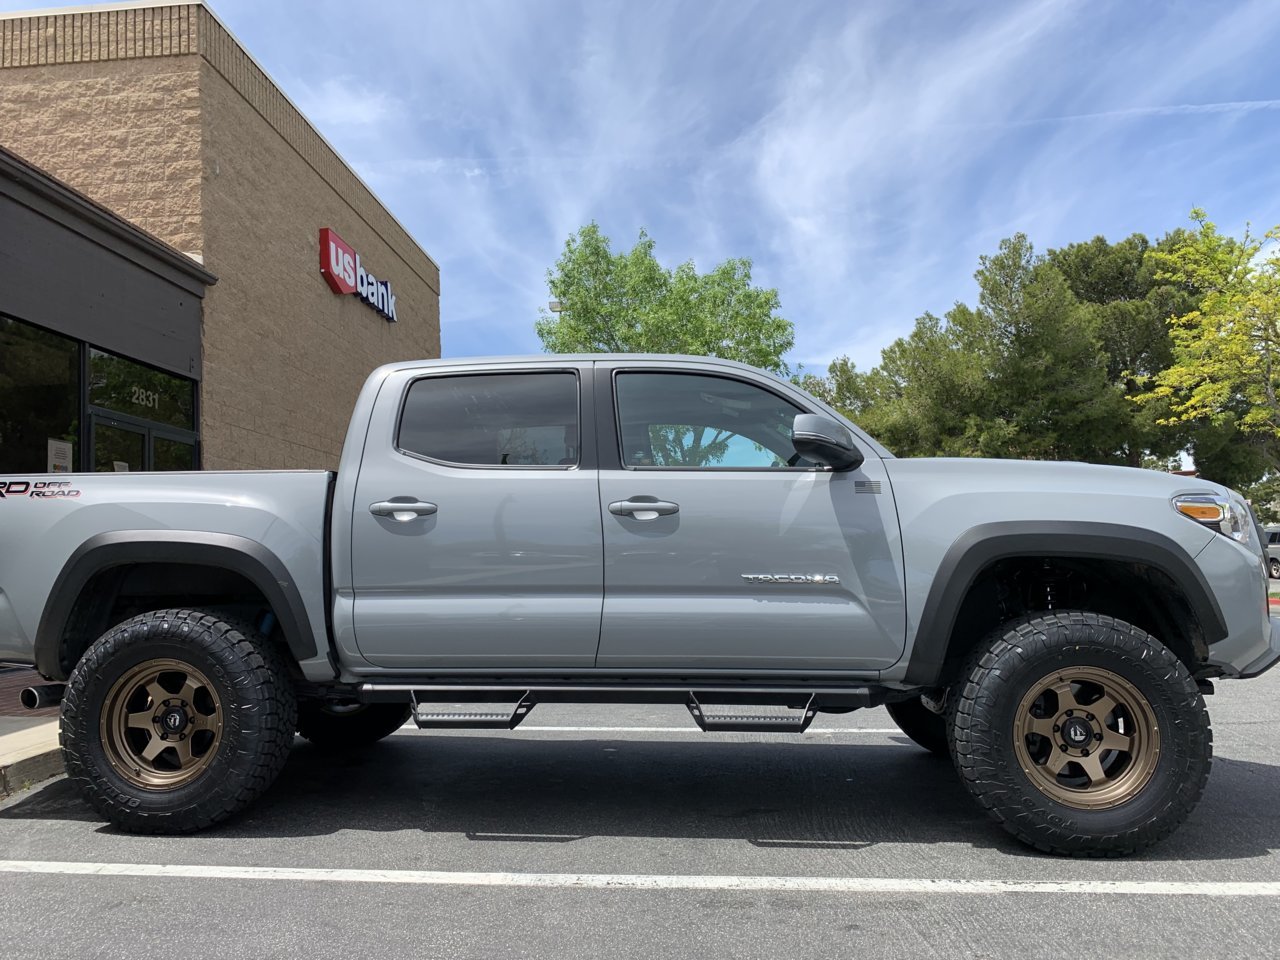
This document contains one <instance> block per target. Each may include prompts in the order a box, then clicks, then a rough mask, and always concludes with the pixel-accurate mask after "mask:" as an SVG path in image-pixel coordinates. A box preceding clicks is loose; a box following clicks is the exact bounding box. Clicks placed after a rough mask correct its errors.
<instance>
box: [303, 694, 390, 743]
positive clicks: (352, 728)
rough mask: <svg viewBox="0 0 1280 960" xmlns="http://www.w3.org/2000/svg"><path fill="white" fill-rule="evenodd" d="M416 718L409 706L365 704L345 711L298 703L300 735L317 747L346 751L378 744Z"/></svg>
mask: <svg viewBox="0 0 1280 960" xmlns="http://www.w3.org/2000/svg"><path fill="white" fill-rule="evenodd" d="M411 716H413V707H412V706H410V705H409V704H407V703H365V704H360V705H358V708H356V709H349V711H344V710H342V709H341V708H337V709H335V708H331V707H330V706H329V705H328V704H326V703H324V702H323V701H320V700H304V701H303V702H302V703H300V704H298V735H299V736H301V737H303V738H304V739H306V740H309V741H311V742H312V743H314V744H315V745H316V746H317V747H323V748H325V749H329V750H347V749H351V748H354V747H365V746H368V745H369V744H371V743H377V742H378V741H379V740H381V739H383V738H384V737H389V736H391V734H393V733H395V732H396V731H397V730H399V729H400V728H401V727H402V726H404V725H405V723H406V722H407V721H408V720H409V718H410V717H411Z"/></svg>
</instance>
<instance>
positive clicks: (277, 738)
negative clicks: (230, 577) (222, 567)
mask: <svg viewBox="0 0 1280 960" xmlns="http://www.w3.org/2000/svg"><path fill="white" fill-rule="evenodd" d="M295 711H296V704H295V700H294V691H293V684H292V682H291V681H290V680H289V677H288V674H287V672H286V670H285V667H284V663H283V660H282V659H281V656H280V653H279V652H278V651H277V650H276V648H275V647H274V646H273V645H272V644H270V643H269V642H268V641H266V640H264V639H263V638H262V637H260V636H258V635H257V634H256V633H255V632H254V631H253V630H252V629H250V628H249V627H247V626H244V625H240V624H231V623H228V622H226V621H224V620H221V619H219V618H218V617H217V616H216V615H213V614H209V613H202V612H200V611H196V610H160V611H156V612H154V613H146V614H142V615H141V616H138V617H134V618H133V619H131V620H126V621H125V622H124V623H122V624H119V625H118V626H116V627H113V628H112V629H111V630H109V631H108V632H107V633H106V634H104V635H103V636H102V637H101V638H100V639H99V640H98V641H97V642H96V643H94V644H93V646H91V647H90V648H89V650H88V652H86V653H85V655H84V657H83V658H82V659H81V660H80V662H79V663H78V664H76V667H75V669H74V670H73V671H72V672H71V678H70V679H69V681H68V682H67V689H66V694H65V696H64V698H63V701H62V754H63V759H64V761H65V762H66V767H67V774H68V776H69V777H70V778H71V780H72V781H73V782H75V783H76V784H77V785H78V786H79V787H80V789H81V791H82V793H83V794H84V796H85V798H86V799H87V800H88V801H89V803H90V804H92V805H93V807H94V808H95V809H96V810H97V811H98V812H99V813H101V814H102V815H103V816H104V817H106V818H107V819H108V820H110V821H111V822H112V823H113V824H115V825H116V826H118V827H120V828H122V829H124V830H128V831H131V832H135V833H185V832H189V831H192V830H198V829H200V828H202V827H207V826H209V825H211V824H214V823H217V822H218V821H220V820H223V819H225V818H227V817H229V816H231V815H232V814H234V813H236V812H237V811H239V810H240V809H242V808H243V807H245V806H246V805H248V804H249V803H250V802H251V801H252V800H254V799H255V798H256V797H258V795H260V794H261V793H262V792H263V791H264V790H266V788H267V787H268V786H270V785H271V783H272V782H273V781H274V780H275V778H276V776H277V774H279V772H280V769H281V768H282V767H283V766H284V762H285V759H286V758H287V757H288V754H289V748H290V746H291V744H292V742H293V729H294V717H295Z"/></svg>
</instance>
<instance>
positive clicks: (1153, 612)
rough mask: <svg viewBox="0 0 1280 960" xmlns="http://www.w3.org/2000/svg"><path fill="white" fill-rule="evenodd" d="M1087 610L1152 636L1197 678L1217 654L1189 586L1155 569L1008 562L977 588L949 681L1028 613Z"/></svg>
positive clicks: (954, 644) (995, 565)
mask: <svg viewBox="0 0 1280 960" xmlns="http://www.w3.org/2000/svg"><path fill="white" fill-rule="evenodd" d="M1055 610H1086V611H1089V612H1092V613H1100V614H1104V615H1106V616H1110V617H1115V618H1116V619H1117V620H1124V621H1125V622H1127V623H1131V624H1133V625H1134V626H1135V627H1139V628H1140V629H1142V630H1145V631H1146V632H1147V633H1149V634H1151V635H1152V636H1153V637H1155V638H1156V639H1157V640H1159V641H1160V642H1161V643H1163V644H1164V645H1165V646H1166V647H1168V648H1169V649H1170V650H1171V651H1172V652H1173V654H1174V655H1175V656H1176V657H1177V658H1178V659H1179V660H1181V661H1182V662H1183V663H1184V664H1185V665H1186V667H1187V669H1188V670H1189V671H1191V673H1192V674H1193V675H1199V676H1204V675H1205V673H1204V670H1205V661H1206V660H1207V658H1208V655H1209V648H1208V644H1207V642H1206V640H1205V636H1204V631H1203V629H1202V625H1201V624H1200V622H1199V620H1198V619H1197V617H1196V613H1195V610H1194V608H1193V606H1192V604H1191V602H1190V599H1189V598H1188V597H1187V595H1186V593H1185V592H1184V591H1183V589H1182V588H1181V587H1180V586H1179V585H1178V584H1177V583H1176V582H1175V581H1174V580H1173V578H1172V577H1170V576H1169V575H1168V574H1167V573H1165V572H1164V571H1163V570H1161V569H1160V568H1158V567H1155V566H1152V565H1150V564H1146V563H1141V562H1136V561H1128V560H1109V559H1100V558H1099V559H1093V558H1067V557H1043V556H1042V557H1037V556H1023V557H1008V558H1003V559H1000V560H996V561H993V562H991V563H989V564H988V565H987V566H986V567H984V568H983V569H982V570H981V571H980V572H979V573H978V575H977V577H976V578H975V579H974V581H973V583H972V584H971V585H970V587H969V590H968V592H967V593H966V594H965V597H964V600H963V602H962V603H961V605H960V609H959V611H958V613H957V614H956V618H955V623H954V624H953V626H952V629H951V635H950V637H949V638H948V642H947V656H946V662H945V665H944V667H943V673H942V676H943V677H944V678H945V679H946V680H948V681H949V680H951V679H953V678H954V677H955V676H956V675H957V674H958V673H959V671H960V669H961V668H962V667H963V665H964V662H965V660H966V659H967V658H968V656H969V654H970V653H971V652H972V651H973V649H974V648H975V647H976V646H977V645H978V644H979V643H981V642H982V641H983V639H985V638H986V637H987V636H988V635H989V634H991V633H992V632H993V631H995V630H996V629H998V628H999V627H1000V626H1001V625H1003V624H1006V623H1008V622H1009V621H1011V620H1014V619H1016V618H1018V617H1021V616H1026V615H1028V614H1035V613H1045V612H1050V611H1055Z"/></svg>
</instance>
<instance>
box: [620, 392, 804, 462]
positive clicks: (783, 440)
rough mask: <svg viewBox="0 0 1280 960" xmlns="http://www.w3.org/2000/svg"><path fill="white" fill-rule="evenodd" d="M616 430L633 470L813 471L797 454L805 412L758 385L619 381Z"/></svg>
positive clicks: (623, 455)
mask: <svg viewBox="0 0 1280 960" xmlns="http://www.w3.org/2000/svg"><path fill="white" fill-rule="evenodd" d="M617 402H618V428H619V431H620V433H621V438H622V462H623V464H624V465H625V466H628V467H680V468H690V467H695V468H705V469H729V470H732V469H744V468H762V467H763V468H768V467H774V468H782V467H805V468H810V467H813V466H814V464H812V463H810V462H809V461H807V460H804V459H802V458H801V457H800V455H799V454H797V453H796V448H795V446H794V444H792V442H791V426H792V422H793V421H794V420H795V416H796V414H797V413H804V412H805V411H804V410H802V409H801V408H800V407H798V406H796V405H795V404H793V403H791V402H789V401H787V400H784V399H782V398H781V397H780V396H778V395H777V394H775V393H773V392H771V391H769V390H765V389H763V388H762V387H758V386H755V385H754V384H750V383H744V382H742V381H741V380H731V379H728V378H725V377H711V376H705V375H702V374H687V373H640V372H636V373H619V374H618V376H617Z"/></svg>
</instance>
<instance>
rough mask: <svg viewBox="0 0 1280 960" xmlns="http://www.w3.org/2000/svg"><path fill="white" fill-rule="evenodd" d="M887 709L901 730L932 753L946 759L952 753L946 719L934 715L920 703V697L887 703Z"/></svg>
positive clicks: (939, 715)
mask: <svg viewBox="0 0 1280 960" xmlns="http://www.w3.org/2000/svg"><path fill="white" fill-rule="evenodd" d="M885 709H886V710H888V711H889V716H890V717H892V718H893V722H894V723H896V724H897V725H898V729H899V730H901V731H902V732H903V733H905V734H906V735H907V736H908V737H910V738H911V739H912V740H914V741H915V742H916V743H918V744H919V745H920V746H922V747H924V748H925V749H926V750H928V751H929V752H930V753H936V754H937V755H938V756H941V757H945V756H947V755H948V754H949V753H950V752H951V740H950V738H949V737H948V736H947V720H946V717H944V716H942V715H941V714H937V713H934V712H933V711H932V710H930V709H929V708H928V707H926V706H925V705H924V704H923V703H921V702H920V698H919V697H912V698H911V699H910V700H899V701H897V702H896V703H886V704H885Z"/></svg>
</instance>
